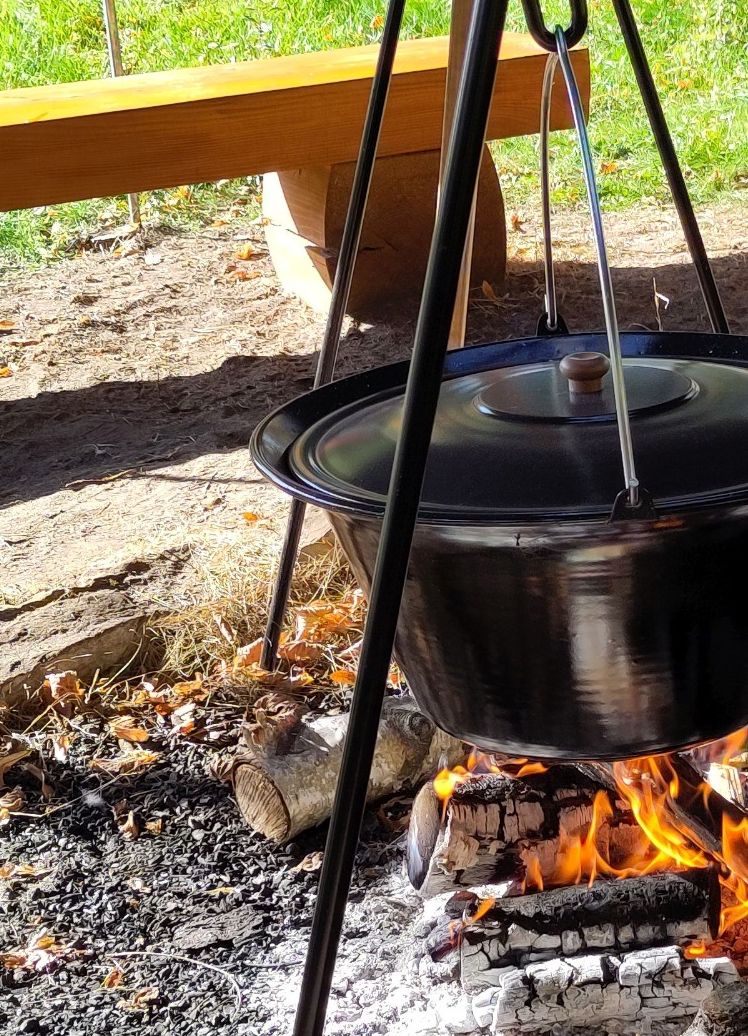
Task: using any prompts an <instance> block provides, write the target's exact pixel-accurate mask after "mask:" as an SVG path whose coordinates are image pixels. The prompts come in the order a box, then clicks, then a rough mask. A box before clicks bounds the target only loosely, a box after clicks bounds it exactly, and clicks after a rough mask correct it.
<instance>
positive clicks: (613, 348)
mask: <svg viewBox="0 0 748 1036" xmlns="http://www.w3.org/2000/svg"><path fill="white" fill-rule="evenodd" d="M556 47H557V51H556V53H555V54H551V55H550V57H549V58H548V64H549V65H550V66H552V68H551V71H550V72H548V71H547V79H546V82H547V85H548V90H549V93H550V91H551V90H552V89H553V72H554V71H555V66H556V63H557V62H558V64H560V66H561V71H562V72H563V76H564V82H565V83H566V92H567V94H568V97H569V104H570V106H571V111H572V116H573V118H574V128H575V129H576V132H577V139H578V141H579V150H580V152H581V155H582V170H583V173H584V181H585V185H586V187H587V197H588V200H589V206H590V215H591V217H592V231H593V235H594V238H595V249H596V252H597V267H598V273H599V276H600V290H601V292H602V298H603V310H604V312H605V328H606V331H607V335H608V350H609V353H610V365H611V372H612V375H613V393H614V396H615V404H616V420H617V422H618V438H619V441H620V447H621V460H622V462H623V476H624V486H625V488H624V490H623V493H622V494H620V495H619V497H618V499H617V500H616V504H615V506H614V512H613V513H614V516H615V517H622V516H624V515H625V514H628V515H636V516H638V517H641V516H642V513H643V512H647V513H651V511H652V507H651V500H650V498H649V494H647V493H646V492H645V491H644V490H642V489H641V488H640V486H639V480H638V478H637V476H636V462H635V459H634V445H633V440H632V437H631V423H630V421H629V412H628V401H627V398H626V382H625V378H624V372H623V359H622V354H621V339H620V334H619V330H618V317H617V315H616V305H615V296H614V294H613V279H612V277H611V273H610V263H609V261H608V250H607V247H606V244H605V229H604V227H603V216H602V209H601V206H600V196H599V194H598V190H597V179H596V177H595V163H594V159H593V156H592V148H591V146H590V139H589V135H588V133H587V124H586V122H585V117H584V106H583V104H582V98H581V95H580V93H579V86H578V85H577V80H576V76H575V74H574V67H573V65H572V63H571V57H570V55H569V48H568V46H567V43H566V34H565V33H564V30H563V29H562V28H561V27H560V26H559V27H557V29H556Z"/></svg>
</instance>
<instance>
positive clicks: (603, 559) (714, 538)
mask: <svg viewBox="0 0 748 1036" xmlns="http://www.w3.org/2000/svg"><path fill="white" fill-rule="evenodd" d="M605 344H606V339H605V336H603V335H575V336H568V337H566V336H565V337H560V338H555V339H533V340H529V341H518V342H509V343H500V344H497V345H487V346H479V347H476V348H472V349H466V350H460V351H457V352H453V353H450V354H448V356H447V360H446V364H445V382H444V386H443V390H442V395H441V399H440V404H439V412H438V415H437V420H436V424H435V428H434V435H433V437H432V445H431V452H430V456H429V464H428V468H427V472H426V479H425V484H424V492H423V496H422V505H421V509H420V511H419V522H418V526H417V529H416V534H415V538H414V541H413V549H412V553H411V559H410V567H409V575H408V580H407V585H406V588H405V593H404V597H403V602H402V608H401V613H400V621H399V629H398V635H397V640H396V648H395V650H396V656H397V659H398V662H399V663H400V665H401V667H402V669H403V671H404V673H405V674H406V676H407V679H408V682H409V683H410V685H411V688H412V690H413V693H414V695H415V697H416V699H417V701H418V703H419V705H420V706H421V708H422V709H423V710H424V712H426V713H427V714H429V715H430V716H431V717H432V718H433V719H434V721H435V722H436V723H437V724H438V725H439V726H440V727H442V728H443V729H445V730H447V731H449V732H450V733H452V734H454V735H456V736H458V737H461V738H464V739H465V740H467V741H470V742H471V743H473V744H476V745H478V746H480V747H481V748H485V749H488V750H497V751H504V752H512V753H521V754H523V755H532V756H534V757H540V758H566V759H569V758H624V757H628V756H633V755H640V754H648V753H654V752H665V751H673V750H676V749H680V748H683V747H685V746H687V745H690V744H695V743H698V742H702V741H707V740H711V739H714V738H717V737H721V736H723V735H724V734H726V733H728V732H731V731H733V730H736V729H738V728H739V727H741V726H743V725H745V724H746V723H747V722H748V607H747V605H746V594H748V454H747V453H746V450H745V447H744V445H743V444H744V443H745V442H746V441H748V364H747V363H746V361H748V338H741V337H737V336H719V335H694V334H626V335H623V336H622V347H623V353H624V356H625V357H627V358H628V359H627V360H626V364H625V371H626V374H625V377H626V387H627V393H628V399H629V412H630V417H631V426H632V434H633V439H634V446H635V449H636V457H637V466H638V473H639V477H640V480H641V482H642V484H643V486H645V487H646V488H647V489H648V490H649V492H650V494H651V497H652V499H653V502H654V507H655V512H656V513H655V514H654V515H653V516H650V517H648V518H646V519H641V518H635V519H633V520H632V519H631V518H625V519H621V518H618V517H616V518H613V520H611V512H612V509H613V504H614V501H615V499H616V497H617V495H618V492H619V490H620V488H621V474H620V470H621V469H620V453H619V444H618V437H617V429H616V422H615V412H614V411H615V408H614V404H613V400H612V394H611V388H610V386H608V385H607V384H606V379H603V382H602V385H598V384H592V386H591V387H592V391H591V392H586V391H572V389H576V390H580V389H584V388H589V387H590V386H589V385H584V384H581V383H578V382H575V383H574V384H573V385H572V386H571V387H570V385H569V382H568V378H570V377H571V378H574V377H578V378H580V379H581V380H584V379H585V378H586V377H587V373H586V372H585V370H584V363H585V362H588V363H591V364H592V367H593V372H592V373H593V375H594V376H598V375H599V374H600V371H598V370H596V368H595V365H596V364H597V362H598V361H597V360H596V359H595V357H593V358H592V360H591V361H584V359H582V360H580V359H579V358H578V357H577V356H575V357H574V359H573V360H572V361H571V363H570V364H569V368H570V369H569V370H565V372H564V371H562V370H561V369H560V368H561V367H562V366H563V367H564V368H565V367H566V365H561V364H559V361H560V360H561V359H562V358H563V357H565V356H569V355H571V354H578V353H579V352H580V351H583V352H585V353H590V352H593V353H594V352H597V351H598V350H602V349H604V348H605ZM406 377H407V364H395V365H392V366H388V367H383V368H378V369H376V370H374V371H369V372H367V373H365V374H361V375H357V376H355V377H352V378H347V379H345V380H342V381H339V382H335V383H333V384H332V385H329V386H327V387H325V388H322V389H319V390H317V391H315V392H312V393H309V394H307V395H305V396H302V397H300V398H299V399H296V400H294V401H293V402H292V403H290V404H288V405H287V406H285V407H282V408H281V409H280V410H278V411H276V412H275V413H274V414H272V415H271V416H270V417H269V418H267V419H266V420H265V421H264V422H263V423H262V424H261V425H260V426H259V428H258V429H257V431H256V433H255V435H254V438H253V441H252V454H253V457H254V460H255V463H256V464H257V466H258V467H259V468H260V470H261V471H262V472H263V473H264V474H266V475H267V476H268V478H270V479H271V480H272V481H273V482H275V483H276V484H277V485H279V486H281V487H282V488H283V489H285V490H287V491H288V492H290V493H292V494H293V495H294V496H297V497H299V498H301V499H303V500H306V501H308V502H311V503H313V504H316V505H318V506H320V507H322V508H324V509H325V510H326V511H328V512H329V513H330V519H331V521H332V524H333V527H334V529H335V531H336V533H337V535H338V537H339V539H340V542H341V544H342V546H343V549H344V550H345V552H346V555H347V556H348V558H349V560H350V562H351V565H352V567H353V570H354V572H355V573H356V576H357V578H358V580H359V581H360V583H361V585H362V586H363V587H364V589H365V590H367V591H368V589H369V585H370V580H371V576H372V571H373V567H374V561H375V556H376V551H377V545H378V540H379V533H380V527H381V518H382V515H383V511H384V506H385V497H386V492H387V484H388V479H389V473H390V469H391V464H392V458H393V454H394V447H395V443H396V440H397V434H398V431H399V418H400V413H401V406H402V390H403V387H404V384H405V379H406Z"/></svg>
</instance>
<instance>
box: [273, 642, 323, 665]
mask: <svg viewBox="0 0 748 1036" xmlns="http://www.w3.org/2000/svg"><path fill="white" fill-rule="evenodd" d="M324 654H325V651H324V648H323V647H322V645H321V644H312V643H310V642H309V641H308V640H290V641H288V643H286V644H281V646H280V647H279V648H278V658H282V659H283V660H284V662H318V661H319V660H320V659H321V658H323V657H324Z"/></svg>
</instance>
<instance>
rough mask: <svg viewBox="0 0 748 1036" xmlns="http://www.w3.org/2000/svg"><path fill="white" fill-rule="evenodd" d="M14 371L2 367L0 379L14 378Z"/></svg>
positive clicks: (0, 368)
mask: <svg viewBox="0 0 748 1036" xmlns="http://www.w3.org/2000/svg"><path fill="white" fill-rule="evenodd" d="M12 377H13V371H12V370H11V369H10V367H0V378H12Z"/></svg>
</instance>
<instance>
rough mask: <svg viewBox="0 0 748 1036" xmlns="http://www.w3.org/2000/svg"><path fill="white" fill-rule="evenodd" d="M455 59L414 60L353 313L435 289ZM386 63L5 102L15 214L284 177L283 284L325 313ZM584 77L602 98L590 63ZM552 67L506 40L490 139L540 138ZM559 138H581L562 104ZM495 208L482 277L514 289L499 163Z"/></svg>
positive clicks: (327, 55) (277, 214)
mask: <svg viewBox="0 0 748 1036" xmlns="http://www.w3.org/2000/svg"><path fill="white" fill-rule="evenodd" d="M447 51H448V39H447V37H437V38H430V39H421V40H409V41H405V42H403V43H402V44H401V46H400V48H399V51H398V56H397V60H396V63H395V71H394V75H393V81H392V87H391V91H390V97H389V103H388V109H387V114H386V116H385V123H384V127H383V130H382V138H381V145H380V155H381V156H383V157H382V158H381V159H380V160H379V162H378V170H377V173H376V176H375V184H374V189H373V191H372V196H371V207H370V212H369V215H368V217H367V225H366V228H365V232H364V240H363V244H362V257H361V261H360V264H359V266H360V269H359V274H358V277H357V283H356V285H355V286H354V292H353V295H352V306H351V308H352V310H353V311H363V310H366V309H368V308H371V305H372V303H374V304H376V299H377V297H378V296H386V295H387V294H388V293H389V292H390V290H395V291H397V290H404V291H406V293H410V294H411V295H412V294H413V291H414V287H413V286H414V284H415V282H417V281H418V279H419V277H421V276H422V272H423V265H424V258H425V251H424V249H425V247H426V246H427V243H428V238H429V236H430V226H431V223H432V222H433V211H434V206H435V196H436V181H437V170H438V152H439V147H440V140H441V130H442V115H443V106H444V87H445V77H446V66H447ZM377 52H378V48H377V47H376V46H367V47H355V48H350V49H346V50H336V51H324V52H315V53H309V54H302V55H298V56H295V57H286V58H271V59H267V60H262V61H253V62H243V63H238V64H235V65H217V66H211V67H208V68H190V69H179V70H176V71H171V72H156V73H150V74H146V75H134V76H128V77H125V78H122V79H118V80H105V81H99V80H94V81H87V82H82V83H68V84H63V85H55V86H44V87H31V88H28V89H22V90H10V91H5V92H0V156H2V158H1V159H0V211H3V210H10V209H18V208H29V207H33V206H38V205H50V204H57V203H60V202H66V201H74V200H78V199H82V198H94V197H109V196H112V195H117V194H127V193H130V192H136V191H147V190H151V189H154V188H161V187H172V186H178V185H181V184H188V183H200V182H206V181H212V180H219V179H226V178H229V177H239V176H248V175H253V174H261V173H265V174H275V175H274V176H268V177H266V182H265V213H266V215H267V216H268V217H269V219H270V225H269V226H268V242H269V246H270V249H271V252H272V254H273V258H274V260H275V262H276V266H277V268H278V272H279V274H280V276H281V279H282V280H283V281H284V282H285V283H286V285H287V286H290V287H293V288H295V289H296V290H297V291H299V292H300V293H301V294H302V295H304V296H305V297H307V299H308V301H311V302H313V303H314V304H316V305H323V304H324V297H323V296H322V295H320V292H319V284H320V283H321V282H320V280H319V276H320V275H321V276H322V279H323V280H324V281H326V282H327V283H329V281H330V277H331V274H332V271H333V269H334V262H335V253H336V248H337V244H338V242H339V239H340V231H341V227H342V221H343V216H344V212H345V206H346V203H347V191H348V186H349V184H350V178H351V168H352V167H351V163H352V162H353V161H354V160H355V157H356V155H357V153H358V146H359V139H360V134H361V128H362V125H363V119H364V113H365V110H366V105H367V101H368V96H369V90H370V87H371V78H372V75H373V72H374V66H375V62H376V57H377ZM574 62H575V66H576V69H577V74H578V76H579V78H580V85H581V89H582V91H583V95H584V96H585V97H588V96H589V64H588V56H587V53H586V51H584V50H578V51H576V52H575V54H574ZM544 64H545V54H544V53H543V52H542V51H540V49H539V48H538V47H537V46H536V45H535V44H534V43H533V42H532V40H531V39H530V37H529V36H526V35H520V34H512V33H509V34H507V35H506V37H505V39H504V43H503V45H502V53H501V61H500V70H499V75H498V77H497V83H496V90H495V96H494V102H493V108H492V112H491V118H490V122H489V128H488V133H487V139H489V140H492V139H498V138H502V137H513V136H518V135H521V134H527V133H535V132H537V129H538V125H539V104H540V87H541V82H542V76H543V69H544ZM552 125H553V126H554V128H564V127H567V126H569V125H570V114H569V112H568V109H567V106H566V104H565V101H564V98H563V91H562V90H556V91H555V98H554V111H553V120H552ZM480 196H481V200H480V208H479V218H478V220H479V231H478V233H477V235H476V247H475V254H474V262H475V267H474V270H475V277H476V278H477V279H478V282H480V280H481V279H488V280H492V281H498V280H500V277H501V271H502V270H503V261H504V249H503V243H504V235H505V226H504V220H503V214H502V209H501V194H500V190H499V185H498V179H497V176H496V172H495V170H494V167H493V164H492V163H490V161H489V160H488V159H487V160H486V162H485V163H484V171H483V176H482V181H481V188H480ZM393 234H394V235H395V236H394V239H393ZM300 257H301V258H303V261H304V262H306V264H307V268H306V270H302V269H301V268H300V264H301V265H302V266H303V262H301V259H300ZM403 278H405V281H406V282H407V283H404V281H403ZM315 281H316V284H317V287H314V284H315ZM375 282H376V283H375Z"/></svg>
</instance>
